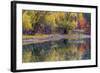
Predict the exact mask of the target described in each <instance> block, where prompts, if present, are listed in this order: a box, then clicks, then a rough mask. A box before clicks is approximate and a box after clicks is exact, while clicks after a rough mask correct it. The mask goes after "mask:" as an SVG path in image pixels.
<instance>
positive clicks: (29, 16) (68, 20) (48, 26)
mask: <svg viewBox="0 0 100 73" xmlns="http://www.w3.org/2000/svg"><path fill="white" fill-rule="evenodd" d="M22 15H23V16H22V24H23V34H25V35H34V34H53V33H61V34H68V33H69V32H70V31H72V30H75V29H83V30H86V32H90V26H91V23H90V22H91V14H90V13H78V12H57V11H35V10H23V12H22Z"/></svg>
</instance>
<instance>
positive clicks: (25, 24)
mask: <svg viewBox="0 0 100 73" xmlns="http://www.w3.org/2000/svg"><path fill="white" fill-rule="evenodd" d="M22 21H23V29H25V30H31V29H32V23H31V16H29V15H28V14H27V11H26V12H24V13H23V17H22Z"/></svg>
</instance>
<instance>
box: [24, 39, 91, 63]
mask: <svg viewBox="0 0 100 73" xmlns="http://www.w3.org/2000/svg"><path fill="white" fill-rule="evenodd" d="M90 46H91V45H90V38H87V39H77V40H75V39H74V40H73V39H60V40H56V41H48V42H43V43H33V44H28V45H23V53H22V54H23V55H22V61H23V63H29V62H44V61H69V60H88V59H90V58H91V47H90Z"/></svg>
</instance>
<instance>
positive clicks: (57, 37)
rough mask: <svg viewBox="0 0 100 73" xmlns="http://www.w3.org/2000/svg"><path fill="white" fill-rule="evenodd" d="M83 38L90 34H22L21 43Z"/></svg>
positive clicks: (88, 36)
mask: <svg viewBox="0 0 100 73" xmlns="http://www.w3.org/2000/svg"><path fill="white" fill-rule="evenodd" d="M83 38H90V35H84V34H50V35H43V34H42V35H31V36H30V35H23V37H22V39H23V45H26V44H32V43H43V42H48V41H57V40H61V39H72V40H78V39H83Z"/></svg>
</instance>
